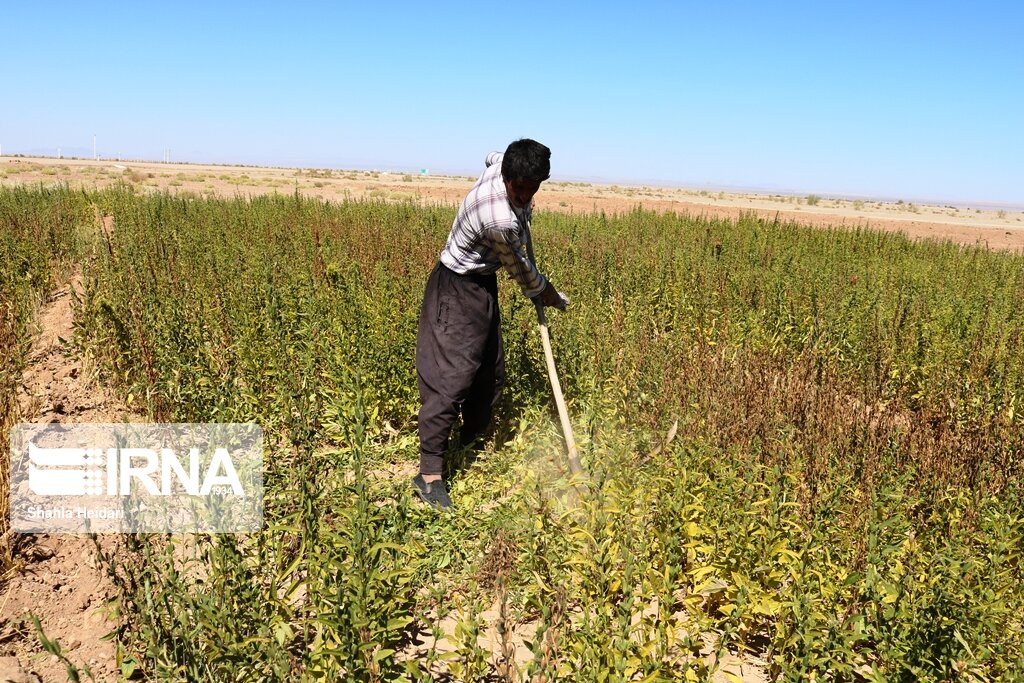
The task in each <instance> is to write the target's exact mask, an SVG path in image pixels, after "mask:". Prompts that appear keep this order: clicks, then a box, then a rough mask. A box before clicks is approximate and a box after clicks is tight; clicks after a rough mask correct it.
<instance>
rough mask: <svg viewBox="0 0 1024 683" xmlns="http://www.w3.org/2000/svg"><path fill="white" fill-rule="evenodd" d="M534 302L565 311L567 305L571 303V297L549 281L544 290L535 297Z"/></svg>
mask: <svg viewBox="0 0 1024 683" xmlns="http://www.w3.org/2000/svg"><path fill="white" fill-rule="evenodd" d="M533 302H534V303H536V304H541V305H544V306H554V307H555V308H557V309H558V310H560V311H564V310H565V307H566V306H568V305H569V297H567V296H565V295H564V294H562V293H561V292H559V291H558V290H557V289H555V286H554V285H553V284H551V282H550V281H549V282H548V284H547V286H546V287H545V288H544V291H542V292H541V293H540V294H538V295H537V296H535V297H533Z"/></svg>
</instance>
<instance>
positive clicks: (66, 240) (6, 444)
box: [0, 186, 95, 581]
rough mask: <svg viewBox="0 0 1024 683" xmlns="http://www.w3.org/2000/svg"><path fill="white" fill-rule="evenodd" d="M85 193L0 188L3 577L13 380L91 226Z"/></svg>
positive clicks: (8, 540)
mask: <svg viewBox="0 0 1024 683" xmlns="http://www.w3.org/2000/svg"><path fill="white" fill-rule="evenodd" d="M94 220H95V218H94V214H93V211H92V207H91V205H90V203H89V201H88V199H87V198H86V197H85V196H84V195H81V194H78V193H75V192H72V191H71V190H70V189H69V188H67V187H66V186H63V187H52V188H42V187H38V188H34V189H29V188H24V187H13V188H6V187H4V188H0V510H2V511H3V512H2V513H0V581H2V580H3V579H4V578H5V577H7V576H8V572H9V570H10V569H11V567H12V565H13V563H14V551H15V546H16V545H17V543H18V539H17V537H14V536H13V535H12V534H11V532H10V529H9V524H10V517H9V515H8V510H10V502H9V494H10V482H9V475H10V471H11V463H10V456H11V453H10V437H9V435H10V430H11V428H12V427H13V426H14V424H16V423H17V422H18V421H19V418H23V417H25V416H23V415H20V414H19V406H18V387H19V386H20V385H21V373H22V371H23V370H24V368H25V363H26V361H27V355H28V351H29V349H30V348H31V343H32V332H33V327H32V325H31V321H32V317H33V315H34V314H35V311H36V309H37V307H38V306H39V305H40V304H41V303H42V302H43V301H44V300H45V297H46V296H47V295H48V294H49V293H50V292H51V291H52V290H53V289H54V288H55V287H56V286H57V285H59V284H61V283H63V282H64V281H66V279H67V278H68V276H69V274H70V272H71V269H72V267H73V263H74V261H75V260H76V259H77V258H78V256H79V248H80V245H81V244H82V243H83V241H84V239H85V236H86V234H87V233H88V232H90V231H92V230H93V229H94Z"/></svg>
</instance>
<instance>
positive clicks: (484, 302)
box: [416, 263, 505, 474]
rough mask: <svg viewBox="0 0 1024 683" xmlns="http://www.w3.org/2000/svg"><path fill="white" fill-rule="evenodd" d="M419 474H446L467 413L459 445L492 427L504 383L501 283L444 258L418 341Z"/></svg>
mask: <svg viewBox="0 0 1024 683" xmlns="http://www.w3.org/2000/svg"><path fill="white" fill-rule="evenodd" d="M416 375H417V378H418V380H419V387H420V402H421V404H422V407H421V408H420V414H419V433H420V472H422V473H423V474H441V471H442V466H443V464H444V454H445V451H446V450H447V448H448V438H449V436H450V435H451V431H452V427H453V426H454V424H455V420H456V418H457V417H458V416H459V414H460V413H461V414H462V430H461V433H460V434H459V437H460V438H459V443H460V445H461V446H468V445H470V444H471V443H472V442H473V441H474V440H475V439H476V438H477V437H478V436H480V435H481V434H482V433H483V432H484V430H486V429H487V426H488V424H489V423H490V421H491V415H492V413H493V412H494V406H495V405H496V404H497V402H498V398H499V397H500V396H501V390H502V387H504V385H505V354H504V350H503V349H502V345H501V317H500V314H499V311H498V280H497V277H495V275H493V274H492V275H459V274H458V273H455V272H453V271H451V270H449V269H448V268H447V267H446V266H444V265H443V264H442V263H438V264H437V266H435V267H434V270H433V271H432V272H431V273H430V279H429V280H427V288H426V292H425V293H424V296H423V307H422V308H421V309H420V326H419V336H418V338H417V340H416Z"/></svg>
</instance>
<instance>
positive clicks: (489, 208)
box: [441, 152, 548, 298]
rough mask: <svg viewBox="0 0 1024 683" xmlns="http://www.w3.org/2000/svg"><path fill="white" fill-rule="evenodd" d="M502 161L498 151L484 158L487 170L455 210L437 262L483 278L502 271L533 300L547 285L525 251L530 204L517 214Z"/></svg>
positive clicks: (545, 279)
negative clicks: (512, 203)
mask: <svg viewBox="0 0 1024 683" xmlns="http://www.w3.org/2000/svg"><path fill="white" fill-rule="evenodd" d="M503 156H504V154H501V153H499V152H491V153H490V154H488V155H487V159H486V165H487V170H485V171H484V174H483V175H482V176H480V179H479V180H477V181H476V184H475V185H474V186H473V189H472V190H470V191H469V194H468V195H466V199H465V200H464V201H463V202H462V206H460V207H459V213H458V215H457V216H456V217H455V222H454V223H452V230H451V232H450V233H449V234H448V241H447V243H445V245H444V250H443V251H442V252H441V263H443V264H444V265H445V266H447V267H448V268H450V269H451V270H453V271H455V272H456V273H459V274H462V275H465V274H467V273H474V274H480V275H486V274H490V273H493V272H495V271H497V270H498V268H500V267H502V266H504V268H505V270H507V271H508V273H509V275H510V276H511V277H512V279H514V280H515V281H516V282H517V283H518V284H519V287H520V288H521V289H522V290H523V294H525V295H526V296H528V297H531V298H532V297H534V296H537V295H538V294H540V293H541V292H542V291H544V288H545V287H546V286H547V283H548V281H547V278H545V277H544V276H543V275H541V274H540V271H538V270H537V266H536V265H534V263H533V261H531V260H530V258H529V256H527V251H526V245H527V244H528V243H529V242H530V219H531V218H532V216H533V202H532V201H531V202H530V203H529V205H527V206H526V207H524V208H523V209H521V210H515V209H513V208H512V205H511V204H510V203H509V201H508V193H507V192H506V191H505V183H504V182H503V181H502V178H501V158H502V157H503Z"/></svg>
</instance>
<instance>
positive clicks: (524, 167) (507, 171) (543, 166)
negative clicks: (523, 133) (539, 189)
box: [501, 138, 551, 181]
mask: <svg viewBox="0 0 1024 683" xmlns="http://www.w3.org/2000/svg"><path fill="white" fill-rule="evenodd" d="M501 177H502V178H504V179H505V180H511V181H515V180H536V181H541V180H547V179H548V178H550V177H551V150H550V149H548V148H547V147H545V146H544V145H542V144H540V143H539V142H537V141H536V140H531V139H529V138H523V139H521V140H516V141H515V142H513V143H512V144H511V145H509V146H508V149H506V150H505V156H504V157H503V158H502V160H501Z"/></svg>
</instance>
